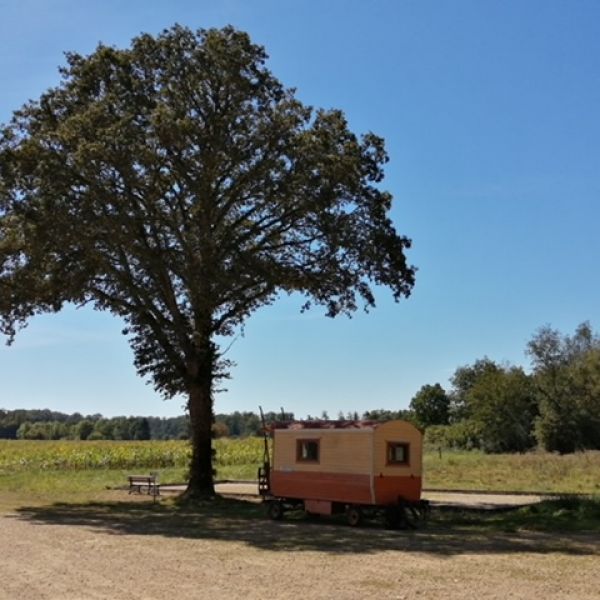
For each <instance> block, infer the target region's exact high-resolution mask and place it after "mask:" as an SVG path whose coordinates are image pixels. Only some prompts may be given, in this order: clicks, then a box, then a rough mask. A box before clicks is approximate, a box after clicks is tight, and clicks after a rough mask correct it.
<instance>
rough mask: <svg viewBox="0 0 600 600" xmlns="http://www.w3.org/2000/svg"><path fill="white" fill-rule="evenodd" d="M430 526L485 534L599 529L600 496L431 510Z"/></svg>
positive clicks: (567, 531)
mask: <svg viewBox="0 0 600 600" xmlns="http://www.w3.org/2000/svg"><path fill="white" fill-rule="evenodd" d="M430 525H437V526H443V527H461V528H465V529H467V530H476V531H481V532H488V533H492V532H499V533H500V532H501V533H515V532H518V531H540V532H561V533H575V532H589V531H600V496H599V497H589V498H578V497H573V496H569V497H559V498H555V499H550V500H544V501H542V502H540V503H538V504H532V505H529V506H523V507H521V508H517V509H513V510H503V511H468V510H465V511H460V512H457V511H448V512H434V514H433V517H432V520H431V524H430Z"/></svg>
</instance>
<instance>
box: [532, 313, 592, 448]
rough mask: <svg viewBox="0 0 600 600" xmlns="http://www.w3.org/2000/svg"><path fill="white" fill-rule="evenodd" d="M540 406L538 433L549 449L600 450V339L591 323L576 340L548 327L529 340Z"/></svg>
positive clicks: (575, 335)
mask: <svg viewBox="0 0 600 600" xmlns="http://www.w3.org/2000/svg"><path fill="white" fill-rule="evenodd" d="M527 349H528V353H529V355H530V356H531V359H532V362H533V382H534V385H535V388H536V393H537V401H538V405H539V412H540V415H539V418H538V420H537V422H536V429H535V435H536V438H537V440H538V441H539V443H540V444H541V445H542V446H543V447H544V448H547V449H548V450H553V451H558V452H573V451H575V450H581V449H584V448H597V449H599V448H600V338H599V337H598V335H596V334H594V332H593V331H592V329H591V327H590V324H589V323H587V322H586V323H582V324H581V325H579V327H578V328H577V329H576V331H575V334H574V335H573V336H568V335H562V334H561V333H560V332H558V331H557V330H555V329H552V328H550V327H548V326H546V327H542V328H541V329H539V330H538V331H537V333H536V334H535V335H534V337H533V338H532V339H531V341H530V342H529V344H528V346H527Z"/></svg>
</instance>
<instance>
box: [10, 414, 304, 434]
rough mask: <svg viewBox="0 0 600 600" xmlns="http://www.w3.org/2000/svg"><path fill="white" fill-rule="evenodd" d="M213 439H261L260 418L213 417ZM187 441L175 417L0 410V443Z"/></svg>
mask: <svg viewBox="0 0 600 600" xmlns="http://www.w3.org/2000/svg"><path fill="white" fill-rule="evenodd" d="M293 419H294V414H293V413H289V412H285V413H274V412H268V413H266V414H265V420H266V421H267V422H272V421H276V420H293ZM213 435H214V436H215V437H227V436H233V437H247V436H253V435H262V421H261V417H260V416H259V415H258V414H256V413H254V412H250V411H245V412H239V411H235V412H233V413H231V414H217V415H215V419H214V423H213ZM189 438H190V419H189V417H188V416H187V415H181V416H178V417H162V418H161V417H124V416H122V417H112V418H106V417H103V416H102V415H101V414H94V415H87V416H83V415H81V414H80V413H73V414H66V413H61V412H56V411H51V410H47V409H43V410H25V409H18V410H2V409H0V439H22V440H179V439H189Z"/></svg>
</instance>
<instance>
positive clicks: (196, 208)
mask: <svg viewBox="0 0 600 600" xmlns="http://www.w3.org/2000/svg"><path fill="white" fill-rule="evenodd" d="M266 59H267V55H266V53H265V50H264V49H263V48H262V47H260V46H257V45H255V44H253V43H252V42H251V40H250V39H249V37H248V35H247V34H245V33H243V32H240V31H237V30H235V29H233V28H231V27H226V28H224V29H220V30H218V29H210V30H198V31H191V30H189V29H187V28H184V27H180V26H175V27H173V28H171V29H168V30H165V31H164V32H163V33H162V34H160V35H158V36H156V37H153V36H151V35H147V34H144V35H140V36H139V37H137V38H135V39H134V40H133V41H132V44H131V47H130V48H128V49H116V48H113V47H107V46H104V45H100V46H98V48H97V49H96V51H95V52H93V53H92V54H91V55H89V56H81V55H79V54H75V53H69V54H67V65H66V66H65V67H63V68H62V69H61V75H62V80H61V82H60V84H59V85H57V86H56V87H54V88H52V89H50V90H48V91H47V92H46V93H44V94H43V95H42V96H41V97H40V98H39V99H38V100H34V101H30V102H28V103H27V104H25V105H24V106H23V107H22V108H21V109H20V110H18V111H16V112H15V113H14V115H13V118H12V120H11V121H10V123H8V124H7V125H5V126H4V127H3V128H2V130H1V133H0V330H1V331H2V332H3V333H4V334H6V335H7V336H8V338H9V340H12V338H13V337H14V335H15V333H16V331H17V330H18V328H19V327H22V326H23V325H24V324H25V323H26V322H27V321H28V319H29V318H30V317H32V316H33V315H35V314H37V313H42V312H55V311H58V310H60V308H61V307H62V306H63V304H64V303H65V302H72V303H75V304H78V305H85V304H90V305H92V306H93V307H94V308H96V309H99V310H108V311H110V312H112V313H113V314H115V315H117V316H119V317H121V318H122V319H124V321H125V322H126V324H127V327H126V329H125V331H124V333H125V334H126V335H128V336H129V340H130V343H131V346H132V348H133V352H134V357H135V366H136V368H137V370H138V372H139V373H140V375H142V376H147V377H150V378H151V379H152V381H153V382H154V385H155V388H156V389H157V390H158V391H159V392H160V393H162V394H163V395H165V396H166V397H171V396H173V395H174V394H177V393H183V394H186V395H187V396H188V398H189V400H188V405H187V406H188V410H189V414H190V419H191V432H192V433H191V436H192V442H193V449H194V450H193V457H192V462H191V472H190V486H189V488H188V489H189V491H190V493H192V494H195V493H210V492H211V491H212V466H211V441H210V435H211V420H212V394H213V389H214V383H215V380H216V379H218V378H219V377H220V376H223V375H224V374H225V373H226V371H227V364H226V363H225V362H223V361H222V360H221V353H220V349H219V346H218V338H219V336H228V335H231V334H232V333H234V332H235V331H236V330H237V328H239V326H240V325H242V324H243V323H244V321H245V319H246V318H247V317H248V316H249V315H250V314H251V313H252V312H253V311H255V310H256V309H258V308H259V307H261V306H264V305H267V304H270V303H272V302H273V301H274V300H275V299H276V297H277V295H278V294H279V293H282V292H283V293H293V292H297V293H299V294H300V295H302V296H303V297H304V300H303V303H304V304H303V307H304V308H308V307H310V306H311V304H317V305H322V306H324V307H325V312H326V314H327V315H328V316H331V317H334V316H336V315H339V314H350V313H352V312H353V311H355V310H356V309H357V308H358V307H359V306H361V305H362V306H363V307H365V308H369V307H372V306H374V305H375V297H374V291H373V284H376V285H380V286H386V287H388V288H389V289H390V290H391V292H392V294H393V297H394V299H395V300H399V299H400V298H401V297H406V296H408V295H409V294H410V291H411V289H412V286H413V284H414V269H413V268H412V267H411V266H410V265H409V264H408V263H407V261H406V257H405V251H406V249H407V248H408V247H409V246H410V240H409V239H407V238H406V237H404V236H401V235H398V234H397V232H396V230H395V228H394V225H393V223H392V221H391V220H390V218H389V210H390V207H391V201H392V198H391V196H390V194H389V193H387V192H385V191H383V190H382V189H381V188H380V186H379V184H380V182H381V181H382V178H383V165H384V163H385V162H386V161H387V155H386V152H385V149H384V143H383V140H382V139H381V138H379V137H377V136H376V135H374V134H372V133H367V134H365V135H363V136H362V137H357V136H356V135H355V134H354V133H352V132H351V131H350V129H349V128H348V124H347V122H346V119H345V118H344V115H343V113H342V112H341V111H339V110H313V109H312V108H311V107H308V106H305V105H303V104H302V103H301V102H300V101H299V100H298V99H297V98H296V97H295V94H294V90H292V89H289V88H285V87H284V86H283V85H282V84H281V83H280V82H279V81H278V80H277V79H276V78H275V77H274V75H273V74H272V73H271V72H270V71H269V70H268V68H267V67H266V66H265V61H266Z"/></svg>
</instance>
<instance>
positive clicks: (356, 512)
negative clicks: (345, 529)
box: [346, 506, 363, 527]
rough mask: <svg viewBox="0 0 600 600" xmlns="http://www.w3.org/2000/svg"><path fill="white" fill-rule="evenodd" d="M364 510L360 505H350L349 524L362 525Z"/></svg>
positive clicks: (348, 510) (347, 515) (348, 511)
mask: <svg viewBox="0 0 600 600" xmlns="http://www.w3.org/2000/svg"><path fill="white" fill-rule="evenodd" d="M362 517H363V515H362V511H361V510H360V508H359V507H358V506H349V507H348V508H347V509H346V520H347V521H348V525H350V526H352V527H356V526H357V525H360V522H361V521H362Z"/></svg>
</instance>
